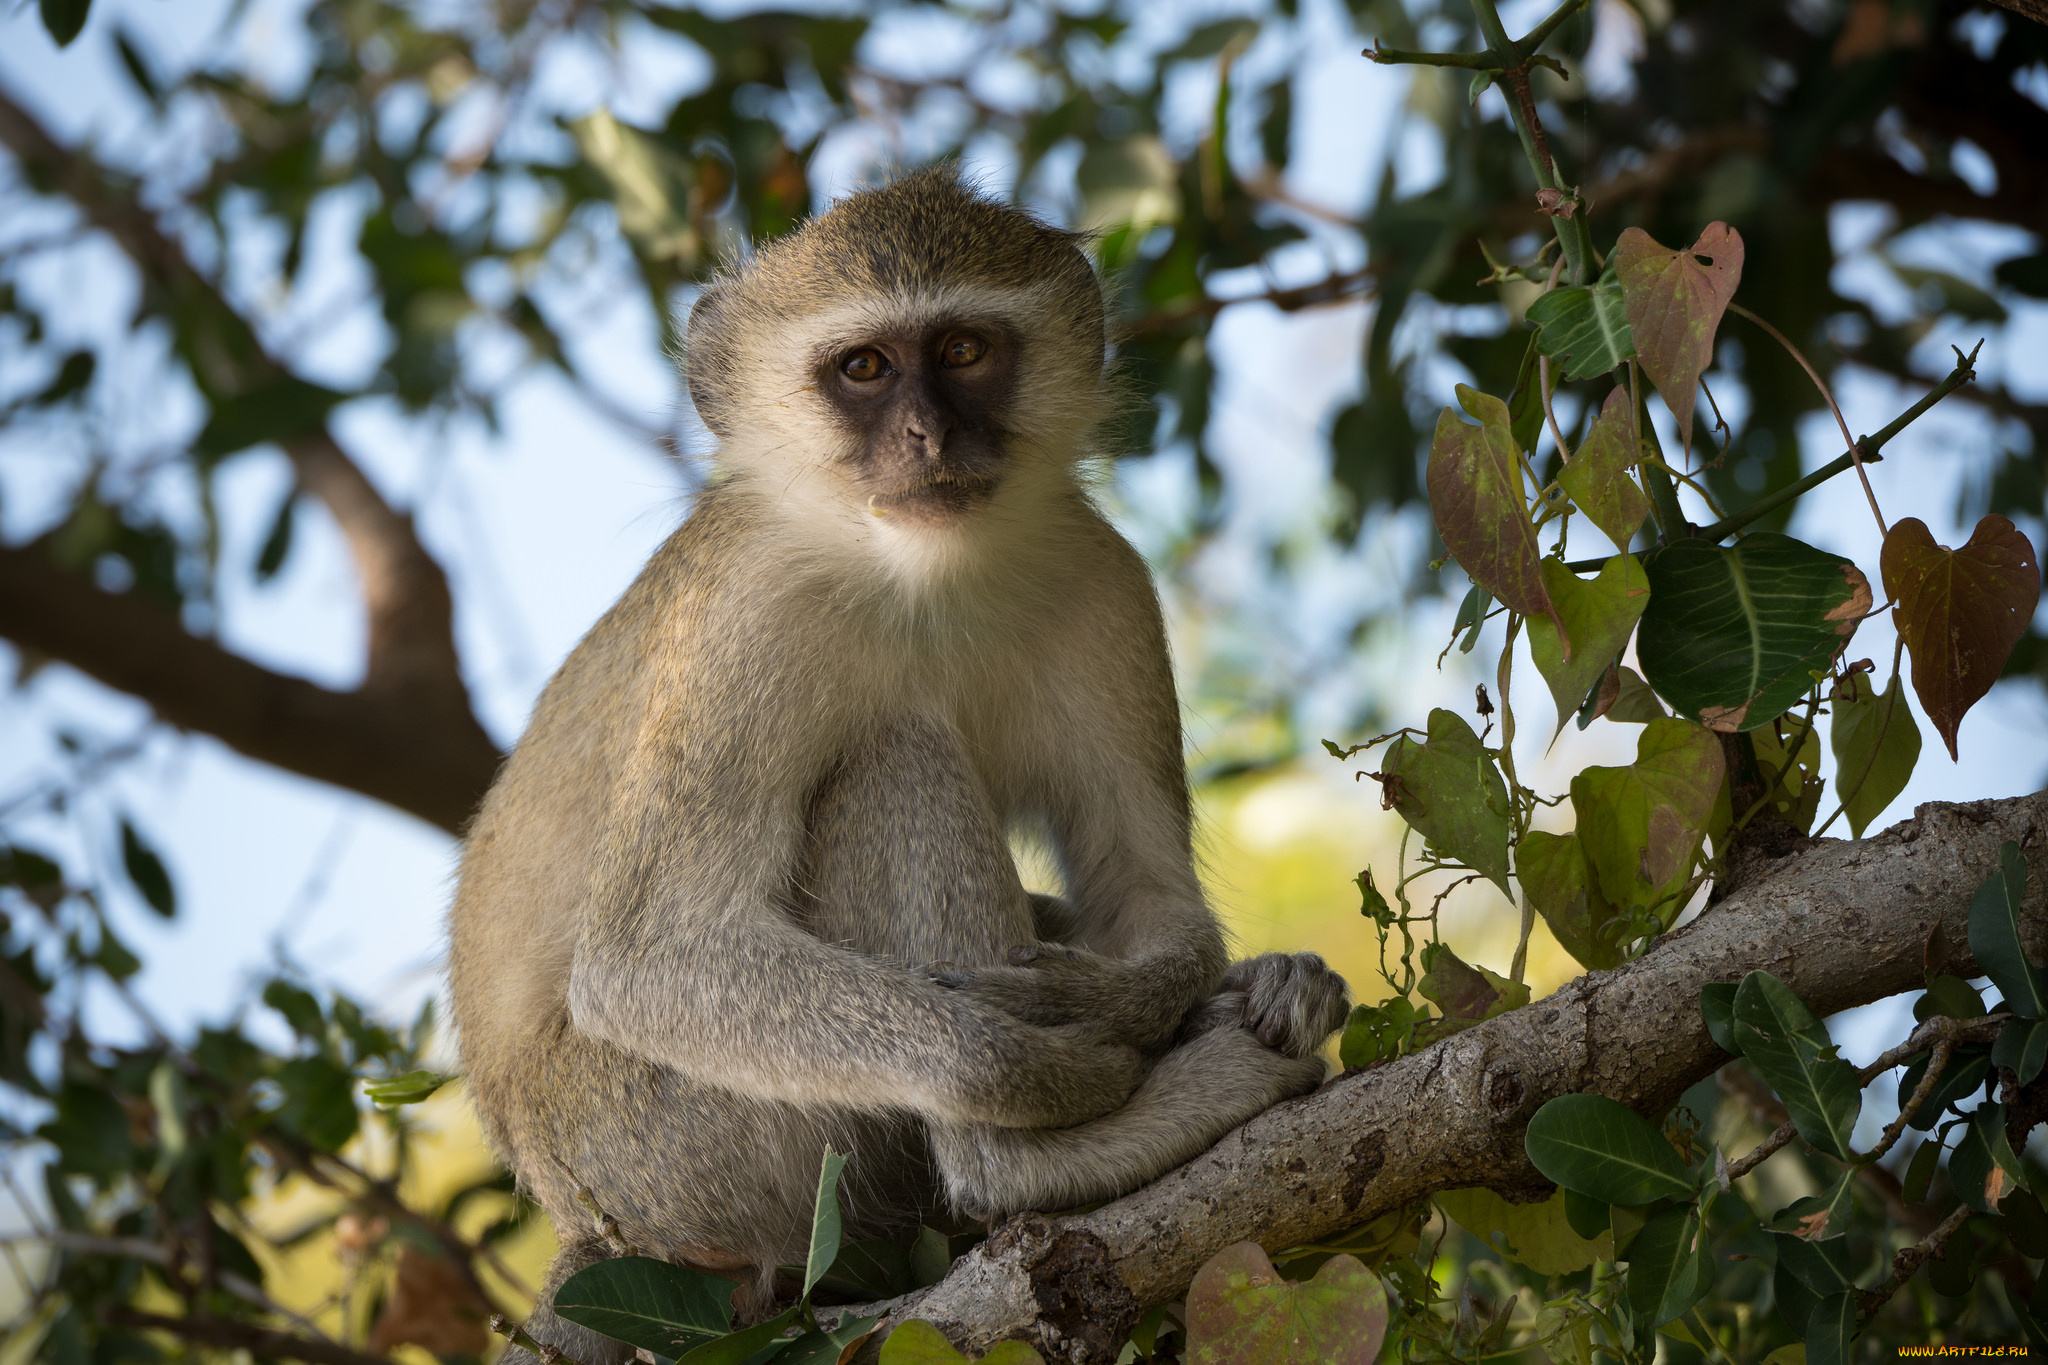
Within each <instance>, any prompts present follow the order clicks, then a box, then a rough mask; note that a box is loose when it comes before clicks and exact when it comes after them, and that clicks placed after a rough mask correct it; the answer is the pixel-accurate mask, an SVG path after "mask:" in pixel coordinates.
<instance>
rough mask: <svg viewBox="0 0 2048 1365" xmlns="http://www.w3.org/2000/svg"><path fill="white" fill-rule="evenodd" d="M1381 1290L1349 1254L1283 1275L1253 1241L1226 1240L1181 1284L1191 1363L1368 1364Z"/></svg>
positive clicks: (1378, 1324) (1381, 1320)
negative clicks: (1293, 1277) (1310, 1271)
mask: <svg viewBox="0 0 2048 1365" xmlns="http://www.w3.org/2000/svg"><path fill="white" fill-rule="evenodd" d="M1387 1316H1388V1312H1387V1294H1386V1290H1385V1289H1384V1288H1382V1287H1381V1285H1380V1281H1379V1277H1378V1276H1376V1275H1374V1274H1373V1273H1372V1272H1371V1271H1370V1270H1367V1269H1366V1268H1365V1265H1364V1263H1362V1262H1361V1261H1359V1260H1358V1259H1357V1258H1356V1257H1354V1256H1349V1255H1342V1254H1340V1255H1336V1256H1332V1257H1331V1258H1330V1259H1329V1260H1328V1261H1325V1262H1324V1263H1323V1266H1322V1268H1321V1269H1320V1270H1318V1271H1316V1273H1315V1275H1314V1277H1313V1278H1311V1279H1308V1280H1305V1281H1301V1282H1299V1283H1296V1282H1294V1281H1290V1280H1285V1279H1282V1278H1281V1276H1280V1272H1279V1271H1277V1270H1275V1269H1273V1263H1272V1261H1270V1260H1268V1259H1267V1257H1266V1253H1265V1252H1264V1251H1263V1250H1262V1249H1261V1248H1260V1247H1259V1245H1258V1243H1256V1242H1239V1243H1238V1244H1237V1245H1236V1246H1230V1247H1225V1248H1224V1249H1223V1250H1222V1251H1220V1252H1218V1253H1217V1254H1216V1257H1215V1259H1213V1260H1211V1261H1210V1262H1209V1263H1208V1264H1207V1265H1205V1266H1203V1267H1202V1268H1201V1270H1200V1271H1199V1272H1198V1273H1197V1274H1196V1275H1195V1282H1194V1283H1193V1284H1191V1285H1189V1286H1188V1298H1187V1324H1188V1350H1187V1358H1188V1360H1189V1362H1190V1365H1372V1362H1373V1361H1374V1360H1375V1359H1377V1358H1378V1356H1379V1353H1380V1343H1381V1342H1382V1341H1384V1340H1385V1339H1386V1335H1387Z"/></svg>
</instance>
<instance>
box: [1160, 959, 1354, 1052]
mask: <svg viewBox="0 0 2048 1365" xmlns="http://www.w3.org/2000/svg"><path fill="white" fill-rule="evenodd" d="M1349 997H1350V993H1349V991H1348V990H1347V988H1346V987H1345V985H1344V978H1343V977H1341V976H1339V975H1337V974H1336V973H1335V972H1333V971H1331V970H1330V968H1329V966H1328V965H1327V964H1325V963H1324V961H1323V959H1322V958H1321V957H1319V956H1317V955H1316V954H1314V953H1261V954H1260V955H1259V956H1257V957H1248V958H1245V959H1244V960H1243V961H1241V962H1233V963H1231V964H1230V966H1229V968H1228V969H1227V970H1225V972H1224V973H1223V983H1222V986H1221V987H1220V991H1219V993H1218V994H1217V995H1215V996H1212V997H1211V998H1210V999H1209V1000H1207V1001H1205V1002H1203V1003H1202V1004H1201V1005H1198V1006H1196V1009H1195V1014H1194V1015H1191V1016H1190V1017H1189V1023H1190V1025H1191V1026H1192V1027H1193V1028H1194V1029H1195V1030H1196V1031H1200V1030H1202V1029H1204V1028H1214V1027H1216V1026H1218V1025H1219V1024H1220V1023H1222V1022H1225V1018H1224V1016H1232V1017H1230V1019H1229V1022H1234V1023H1239V1024H1242V1025H1243V1026H1244V1027H1245V1028H1247V1029H1249V1030H1251V1032H1252V1033H1254V1034H1255V1035H1257V1037H1258V1040H1259V1041H1260V1042H1262V1043H1264V1044H1265V1045H1266V1046H1267V1047H1270V1048H1272V1049H1273V1050H1274V1051H1276V1052H1281V1053H1284V1054H1286V1055H1287V1056H1289V1057H1308V1056H1311V1055H1313V1054H1314V1053H1315V1051H1316V1049H1317V1048H1320V1047H1321V1046H1322V1045H1323V1040H1324V1039H1325V1038H1327V1037H1329V1036H1330V1035H1331V1034H1332V1033H1334V1032H1336V1031H1337V1030H1338V1029H1339V1028H1341V1027H1343V1024H1344V1020H1345V1017H1346V1016H1347V1015H1349V1014H1350V1012H1351V1002H1350V998H1349Z"/></svg>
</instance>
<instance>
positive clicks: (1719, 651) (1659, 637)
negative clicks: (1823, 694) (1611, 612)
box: [1636, 531, 1870, 734]
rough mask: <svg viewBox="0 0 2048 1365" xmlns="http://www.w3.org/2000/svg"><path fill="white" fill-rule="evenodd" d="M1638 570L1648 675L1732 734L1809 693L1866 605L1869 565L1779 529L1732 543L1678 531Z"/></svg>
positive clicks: (1674, 700) (1682, 707)
mask: <svg viewBox="0 0 2048 1365" xmlns="http://www.w3.org/2000/svg"><path fill="white" fill-rule="evenodd" d="M1643 568H1644V569H1645V571H1646V572H1647V573H1648V574H1649V579H1650V603H1649V606H1648V608H1647V609H1646V610H1645V611H1644V612H1643V622H1642V629H1641V634H1640V635H1638V637H1637V639H1636V657H1637V659H1639V660H1640V661H1641V663H1642V666H1643V676H1644V677H1645V678H1647V679H1649V682H1650V685H1651V686H1652V687H1654V688H1656V689H1657V692H1658V695H1660V696H1662V697H1663V698H1664V700H1666V701H1668V702H1670V703H1671V705H1672V706H1673V708H1674V709H1676V710H1677V712H1678V713H1679V714H1680V715H1682V716H1690V717H1694V718H1696V719H1698V720H1699V721H1700V723H1701V724H1703V725H1705V726H1707V727H1708V728H1709V729H1713V730H1721V731H1725V732H1727V733H1729V734H1734V733H1736V732H1737V731H1741V730H1754V729H1755V728H1756V727H1758V726H1759V725H1763V724H1766V723H1768V722H1770V721H1773V720H1776V719H1777V718H1778V717H1779V716H1781V715H1783V714H1784V713H1785V712H1786V711H1787V710H1788V709H1789V708H1790V707H1791V706H1792V705H1793V704H1794V703H1795V702H1797V701H1798V700H1799V699H1800V698H1801V697H1803V696H1805V695H1806V694H1807V692H1808V691H1809V690H1810V689H1811V688H1812V687H1813V684H1814V674H1816V673H1819V672H1825V671H1826V670H1827V669H1828V668H1829V667H1830V666H1831V665H1832V663H1833V662H1834V659H1835V657H1836V656H1837V655H1838V654H1840V653H1841V652H1842V651H1843V650H1844V649H1846V648H1847V647H1848V644H1849V637H1850V636H1851V635H1853V634H1855V632H1856V626H1857V623H1858V622H1860V621H1861V620H1862V619H1863V617H1864V616H1865V615H1867V614H1868V613H1869V611H1870V580H1868V579H1867V578H1865V577H1864V576H1863V572H1862V570H1860V569H1858V568H1857V567H1856V566H1855V565H1854V564H1852V563H1850V562H1849V561H1848V560H1846V559H1843V558H1842V557H1841V556H1839V555H1833V554H1829V553H1828V552H1827V551H1825V550H1817V549H1815V548H1814V547H1813V546H1811V545H1807V544H1804V543H1802V542H1800V541H1797V540H1794V539H1792V537H1790V536H1782V535H1779V534H1777V533H1776V532H1774V531H1758V532H1755V533H1753V534H1751V535H1748V536H1745V537H1743V538H1742V539H1741V540H1740V541H1738V542H1737V543H1735V544H1734V545H1730V546H1726V547H1723V546H1717V545H1712V544H1709V543H1708V542H1706V541H1704V540H1680V541H1675V542H1673V543H1672V544H1670V545H1667V546H1665V547H1664V548H1663V549H1661V550H1658V551H1657V552H1656V553H1655V554H1652V555H1651V556H1649V558H1648V559H1647V560H1646V561H1645V562H1644V565H1643Z"/></svg>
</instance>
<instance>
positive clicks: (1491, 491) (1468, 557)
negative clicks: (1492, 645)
mask: <svg viewBox="0 0 2048 1365" xmlns="http://www.w3.org/2000/svg"><path fill="white" fill-rule="evenodd" d="M1458 401H1459V402H1460V403H1463V404H1464V405H1465V411H1467V412H1469V413H1471V414H1472V415H1473V416H1474V417H1476V418H1478V419H1479V425H1478V426H1476V427H1475V426H1473V425H1472V424H1471V423H1469V422H1462V421H1459V420H1458V417H1457V415H1456V414H1455V413H1453V412H1452V411H1451V410H1450V409H1449V408H1445V409H1444V411H1443V415H1442V416H1441V417H1439V418H1438V419H1437V424H1436V436H1435V438H1434V439H1433V440H1432V441H1431V442H1430V445H1429V509H1430V513H1431V515H1433V516H1434V517H1435V518H1436V529H1437V533H1438V534H1439V535H1441V536H1442V537H1443V540H1444V545H1445V547H1446V548H1448V549H1449V550H1450V552H1451V556H1452V558H1454V559H1456V560H1457V561H1458V564H1459V566H1460V567H1462V568H1463V569H1464V570H1465V572H1466V574H1468V575H1469V576H1470V577H1471V579H1472V581H1473V582H1474V583H1477V584H1478V585H1479V586H1480V587H1482V588H1484V589H1486V590H1487V591H1488V592H1490V593H1492V594H1493V595H1494V596H1495V597H1497V598H1499V599H1500V600H1501V601H1503V602H1505V603H1507V604H1508V606H1510V607H1512V608H1513V609H1514V610H1516V611H1519V612H1521V613H1522V614H1523V615H1524V616H1542V615H1547V614H1548V613H1549V611H1550V595H1549V593H1548V592H1547V591H1545V589H1544V586H1543V572H1542V569H1541V568H1540V567H1539V564H1540V558H1541V556H1540V554H1539V552H1538V550H1537V548H1536V526H1535V523H1534V522H1532V521H1531V520H1530V519H1529V504H1528V501H1527V497H1526V493H1525V489H1526V488H1527V485H1526V484H1525V483H1524V482H1523V480H1522V462H1521V456H1520V452H1519V451H1517V450H1516V448H1515V438H1514V435H1513V433H1512V432H1511V431H1510V430H1509V418H1508V405H1507V404H1505V403H1503V402H1501V401H1500V399H1498V398H1495V397H1494V396H1493V395H1491V394H1485V393H1480V392H1478V391H1476V390H1474V389H1468V388H1466V387H1465V386H1464V385H1463V384H1460V385H1459V386H1458Z"/></svg>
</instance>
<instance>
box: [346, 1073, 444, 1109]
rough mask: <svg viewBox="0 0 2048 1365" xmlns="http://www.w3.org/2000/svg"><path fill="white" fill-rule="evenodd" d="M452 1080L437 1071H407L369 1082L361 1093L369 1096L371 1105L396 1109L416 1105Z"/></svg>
mask: <svg viewBox="0 0 2048 1365" xmlns="http://www.w3.org/2000/svg"><path fill="white" fill-rule="evenodd" d="M454 1079H455V1078H454V1077H453V1076H444V1075H442V1074H441V1073H440V1072H438V1071H408V1072H406V1073H405V1074H404V1075H403V1076H393V1077H391V1078H390V1079H389V1080H383V1081H371V1082H370V1083H369V1084H368V1085H366V1086H364V1087H363V1093H364V1094H365V1095H367V1096H369V1098H370V1102H371V1103H372V1104H381V1105H383V1106H385V1107H386V1108H396V1107H398V1106H399V1105H403V1104H418V1103H419V1102H420V1101H421V1100H424V1099H427V1098H429V1097H430V1096H432V1095H433V1093H434V1092H435V1091H437V1090H439V1089H440V1088H441V1087H442V1086H444V1085H446V1084H448V1082H450V1081H452V1080H454Z"/></svg>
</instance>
